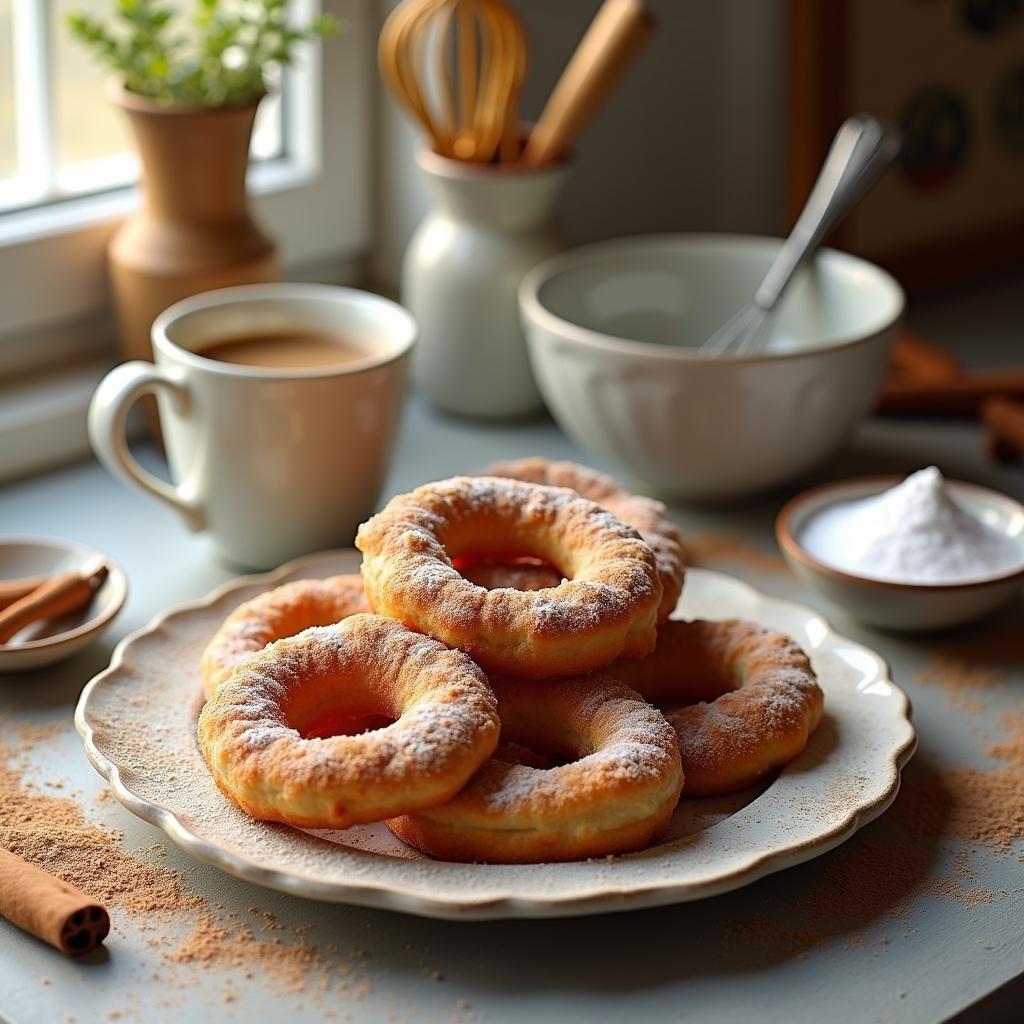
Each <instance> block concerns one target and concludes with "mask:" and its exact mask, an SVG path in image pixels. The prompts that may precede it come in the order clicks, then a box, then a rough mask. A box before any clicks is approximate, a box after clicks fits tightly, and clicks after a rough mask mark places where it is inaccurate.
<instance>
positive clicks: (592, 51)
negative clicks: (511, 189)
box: [522, 0, 654, 167]
mask: <svg viewBox="0 0 1024 1024" xmlns="http://www.w3.org/2000/svg"><path fill="white" fill-rule="evenodd" d="M653 29H654V22H653V20H652V19H651V17H650V15H649V13H648V12H647V11H646V9H645V8H644V4H643V0H605V2H604V4H603V5H602V6H601V9H600V10H599V11H598V12H597V15H596V16H595V18H594V20H593V22H591V25H590V28H589V29H587V32H586V35H584V37H583V39H582V40H580V44H579V46H577V48H576V52H575V53H574V54H573V55H572V58H571V59H570V61H569V63H568V64H567V65H566V68H565V70H564V71H563V72H562V77H561V78H560V79H559V80H558V84H557V85H556V86H555V88H554V91H553V92H552V93H551V97H550V98H549V99H548V102H547V104H546V105H545V107H544V110H543V112H542V113H541V115H540V119H539V120H538V121H537V124H536V126H535V127H534V129H533V131H532V132H531V133H530V137H529V139H528V140H527V143H526V148H525V149H524V151H523V157H522V160H523V163H524V164H525V165H526V166H527V167H540V166H542V165H543V164H549V163H552V162H553V161H555V160H557V159H558V158H559V157H561V156H563V155H564V154H565V153H566V152H567V151H568V150H569V148H570V147H571V146H572V144H573V142H574V141H575V139H576V138H577V136H578V135H579V133H580V132H581V131H582V130H583V128H584V127H585V126H586V124H587V122H588V121H590V119H591V118H592V117H593V116H594V114H595V113H596V112H597V110H598V108H599V107H600V106H601V104H602V103H603V102H604V100H605V98H606V97H607V96H608V94H609V93H610V92H611V90H612V87H613V86H614V85H615V83H616V82H618V80H619V79H620V78H621V77H622V75H623V73H624V72H625V70H626V68H627V67H629V65H630V64H631V63H632V61H633V58H634V57H635V56H636V55H637V53H639V52H640V50H641V48H642V47H643V45H644V43H646V42H647V40H648V39H649V38H650V35H651V32H652V31H653Z"/></svg>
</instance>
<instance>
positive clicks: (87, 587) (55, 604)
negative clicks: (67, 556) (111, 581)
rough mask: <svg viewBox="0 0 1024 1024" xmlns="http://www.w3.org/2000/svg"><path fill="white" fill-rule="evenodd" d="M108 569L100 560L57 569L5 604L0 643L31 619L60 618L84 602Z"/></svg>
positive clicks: (1, 612) (90, 597)
mask: <svg viewBox="0 0 1024 1024" xmlns="http://www.w3.org/2000/svg"><path fill="white" fill-rule="evenodd" d="M108 571H109V570H108V569H107V566H106V565H104V564H102V563H101V564H100V565H98V566H96V567H95V568H90V569H72V570H70V571H69V572H63V573H60V574H59V575H57V576H53V577H52V578H50V579H48V580H47V581H46V582H45V583H43V584H42V585H41V586H39V587H37V588H36V589H35V590H33V591H32V592H31V593H30V594H27V595H25V597H22V598H19V599H18V600H17V601H15V602H14V603H13V604H10V605H8V607H7V608H5V609H4V610H3V611H0V644H5V643H7V641H8V640H10V639H11V637H13V636H14V635H15V634H16V633H19V632H20V631H21V630H23V629H24V628H25V627H26V626H29V625H31V624H32V623H33V622H39V621H40V620H42V619H56V618H60V616H62V615H67V614H69V613H70V612H73V611H76V610H77V609H79V608H81V607H82V606H83V605H85V604H88V603H89V602H90V601H91V600H92V597H93V594H95V593H96V591H97V589H99V587H100V585H101V584H102V583H103V581H104V580H105V579H106V578H107V573H108Z"/></svg>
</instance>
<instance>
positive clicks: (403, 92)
mask: <svg viewBox="0 0 1024 1024" xmlns="http://www.w3.org/2000/svg"><path fill="white" fill-rule="evenodd" d="M377 55H378V60H379V63H380V69H381V74H382V75H383V77H384V80H385V82H386V83H387V84H388V86H389V87H390V88H391V90H392V92H393V93H394V95H395V98H396V99H397V100H398V101H399V102H401V103H402V104H404V105H405V107H406V108H407V109H408V110H409V111H410V113H411V114H412V115H413V116H414V117H415V118H416V120H417V121H419V122H420V124H421V125H422V126H423V128H424V129H425V130H426V132H427V134H428V135H429V136H430V138H431V139H432V140H433V145H434V149H435V150H436V151H437V152H438V153H440V154H441V155H442V156H448V157H454V158H456V159H458V160H470V161H474V162H477V163H487V162H489V161H491V160H493V159H495V157H496V156H497V158H498V160H499V161H500V162H502V163H507V162H513V161H515V160H516V159H518V156H519V148H520V147H519V142H520V140H519V123H518V121H519V114H518V110H519V92H520V89H521V88H522V83H523V77H524V75H525V73H526V34H525V33H524V31H523V28H522V25H521V24H520V21H519V18H518V17H517V16H516V15H515V14H514V13H513V12H512V11H510V10H509V9H508V8H507V7H505V6H504V5H503V4H501V3H499V2H498V0H405V2H404V3H402V4H399V6H398V7H396V8H395V10H394V11H393V12H392V14H391V16H390V17H389V18H388V20H387V21H386V22H385V23H384V27H383V29H382V30H381V34H380V43H379V46H378V54H377ZM453 68H454V69H455V74H454V75H453V73H452V72H453Z"/></svg>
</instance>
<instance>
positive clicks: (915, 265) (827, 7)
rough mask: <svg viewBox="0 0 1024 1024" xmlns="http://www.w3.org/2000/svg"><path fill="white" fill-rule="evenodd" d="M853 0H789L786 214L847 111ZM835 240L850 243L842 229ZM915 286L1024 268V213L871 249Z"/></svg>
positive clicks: (791, 213) (795, 206)
mask: <svg viewBox="0 0 1024 1024" xmlns="http://www.w3.org/2000/svg"><path fill="white" fill-rule="evenodd" d="M848 3H849V0H788V20H789V25H788V31H787V39H788V44H789V55H788V90H789V95H788V120H787V147H786V157H787V160H786V163H787V166H786V214H787V218H788V221H789V223H790V224H791V223H792V222H793V220H795V219H796V215H797V214H798V213H799V212H800V208H801V207H802V206H803V204H804V200H805V199H806V198H807V194H808V192H809V191H810V189H811V185H812V184H813V182H814V178H815V176H816V175H817V173H818V170H819V168H820V167H821V162H822V160H823V159H824V157H825V153H826V152H827V151H828V146H829V143H830V142H831V140H832V136H833V135H834V134H835V132H836V129H837V128H838V127H839V124H840V121H841V120H842V118H843V117H844V116H845V115H846V114H848V113H853V111H848V110H847V109H846V104H845V103H844V86H845V81H846V53H845V51H844V49H843V39H844V24H845V19H846V13H847V9H848ZM830 241H831V242H832V244H834V245H836V246H838V247H839V248H844V239H843V231H842V227H841V226H840V228H839V229H838V230H837V231H836V232H835V234H834V235H833V237H832V239H831V240H830ZM859 255H862V256H864V257H866V258H867V259H870V260H874V261H875V262H877V263H880V264H881V265H882V266H884V267H886V268H887V269H889V270H891V271H892V272H893V273H894V274H895V275H896V277H898V278H899V280H900V281H901V282H902V283H903V284H904V285H905V286H906V287H907V288H909V289H910V290H911V291H930V290H935V289H942V288H946V287H948V286H949V285H952V284H961V283H965V282H967V281H971V280H978V279H981V278H984V277H991V276H994V275H996V274H999V273H1000V272H1003V273H1005V272H1008V271H1013V270H1016V271H1020V270H1022V269H1024V217H1021V218H1020V219H1015V220H1013V221H1012V222H1010V223H1007V224H1002V225H999V226H998V227H992V226H988V227H985V228H979V229H978V230H977V231H971V232H959V233H957V235H956V236H955V237H950V238H947V239H943V240H942V241H941V242H927V243H922V244H920V245H911V246H902V247H899V248H894V249H891V250H883V251H878V252H875V251H865V252H860V253H859Z"/></svg>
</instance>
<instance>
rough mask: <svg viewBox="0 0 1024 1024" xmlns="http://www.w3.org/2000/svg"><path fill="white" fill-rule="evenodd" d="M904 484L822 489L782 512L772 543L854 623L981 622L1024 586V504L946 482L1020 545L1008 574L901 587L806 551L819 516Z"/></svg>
mask: <svg viewBox="0 0 1024 1024" xmlns="http://www.w3.org/2000/svg"><path fill="white" fill-rule="evenodd" d="M902 479H903V478H902V477H899V476H875V477H860V478H857V479H854V480H842V481H838V482H836V483H829V484H822V485H821V486H820V487H812V488H811V489H810V490H809V491H804V492H803V493H802V494H798V495H797V496H796V497H795V498H793V499H792V500H791V501H789V502H788V503H787V504H786V505H784V506H783V508H782V511H781V512H779V515H778V518H777V519H776V521H775V537H776V540H777V541H778V543H779V547H780V548H781V549H782V554H783V555H784V557H785V559H786V561H787V562H788V563H789V566H790V568H791V569H792V570H793V572H794V573H795V574H796V575H797V577H798V578H799V579H800V580H802V581H803V582H804V583H806V584H807V586H809V587H811V588H812V589H813V590H816V591H817V592H818V593H819V594H820V595H821V596H822V597H823V598H825V600H826V601H828V602H829V604H831V605H833V606H835V607H836V608H838V609H840V610H842V611H844V612H846V613H848V614H849V615H852V616H853V617H854V618H857V619H860V620H861V621H862V622H865V623H868V624H869V625H872V626H879V627H881V628H883V629H891V630H897V631H906V632H925V631H929V630H938V629H948V628H950V627H952V626H959V625H963V624H964V623H967V622H972V621H974V620H975V619H980V618H982V617H984V616H985V615H988V614H990V613H991V612H994V611H995V610H996V609H997V608H1000V607H1001V606H1002V605H1004V604H1006V603H1007V602H1008V601H1010V600H1011V599H1012V598H1013V597H1014V596H1015V595H1016V594H1017V593H1018V592H1019V591H1020V587H1021V583H1022V582H1024V505H1022V504H1021V503H1020V502H1019V501H1016V500H1015V499H1013V498H1010V497H1007V496H1006V495H1004V494H1000V493H999V492H998V491H992V490H989V489H988V488H987V487H979V486H978V485H977V484H970V483H965V482H964V481H962V480H947V481H946V486H947V487H948V488H949V489H950V491H951V492H952V494H953V495H954V496H955V497H956V500H957V501H958V502H959V503H960V504H961V505H962V506H963V507H964V508H966V509H967V510H968V511H970V512H973V513H974V514H975V515H976V516H979V517H980V518H982V519H983V520H984V521H985V522H987V523H988V524H989V526H992V527H994V528H995V529H997V530H1000V531H1002V532H1004V533H1005V534H1006V536H1007V537H1009V538H1011V539H1012V540H1014V541H1015V542H1016V543H1017V544H1018V545H1019V547H1020V564H1019V565H1018V566H1016V567H1015V568H1013V569H1011V570H1009V571H1006V572H1000V573H995V574H990V575H987V576H979V577H978V578H977V579H971V580H965V581H963V582H961V583H896V582H893V581H890V580H882V579H873V578H871V577H869V576H860V575H857V574H855V573H851V572H849V571H845V570H842V569H837V568H835V567H834V566H832V565H829V564H828V563H827V562H824V561H822V560H821V559H820V558H819V557H816V556H815V555H814V554H812V553H811V552H810V551H808V550H807V548H806V547H805V546H804V544H803V542H802V538H803V537H804V536H805V531H806V529H807V526H808V524H809V523H810V522H811V520H812V519H813V518H814V517H815V516H816V515H817V514H818V513H819V512H821V511H823V510H824V509H826V508H830V507H832V506H834V505H836V504H838V503H840V502H848V501H857V500H858V499H861V498H870V497H873V496H874V495H876V494H880V493H881V492H882V491H886V490H888V489H889V488H891V487H894V486H896V485H897V484H898V483H900V482H901V481H902Z"/></svg>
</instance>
